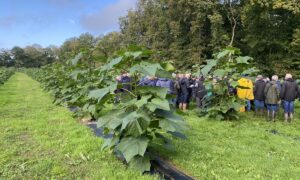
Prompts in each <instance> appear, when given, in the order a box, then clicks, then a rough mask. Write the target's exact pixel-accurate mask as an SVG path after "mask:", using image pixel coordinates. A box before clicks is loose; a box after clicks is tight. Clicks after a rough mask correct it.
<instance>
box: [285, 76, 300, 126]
mask: <svg viewBox="0 0 300 180" xmlns="http://www.w3.org/2000/svg"><path fill="white" fill-rule="evenodd" d="M299 95H300V88H299V86H298V84H297V83H296V82H295V81H294V80H293V76H292V75H291V74H286V75H285V81H284V83H283V85H282V89H281V92H280V97H281V99H282V100H283V107H284V121H285V122H288V119H290V121H292V120H293V118H294V101H295V99H296V98H299Z"/></svg>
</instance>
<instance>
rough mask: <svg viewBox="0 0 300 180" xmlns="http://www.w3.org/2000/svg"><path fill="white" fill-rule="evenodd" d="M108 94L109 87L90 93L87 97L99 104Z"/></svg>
mask: <svg viewBox="0 0 300 180" xmlns="http://www.w3.org/2000/svg"><path fill="white" fill-rule="evenodd" d="M109 92H110V87H106V88H103V89H95V90H92V91H90V93H89V95H88V97H89V98H94V99H97V100H98V102H100V101H101V99H102V98H103V97H104V96H105V95H107V94H108V93H109Z"/></svg>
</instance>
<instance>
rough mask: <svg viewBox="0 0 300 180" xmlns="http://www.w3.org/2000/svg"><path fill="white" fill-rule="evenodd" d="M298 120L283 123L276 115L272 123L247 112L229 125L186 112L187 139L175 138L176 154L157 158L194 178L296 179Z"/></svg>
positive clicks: (299, 137)
mask: <svg viewBox="0 0 300 180" xmlns="http://www.w3.org/2000/svg"><path fill="white" fill-rule="evenodd" d="M297 111H300V108H299V106H297ZM299 117H300V114H299V113H298V114H297V117H296V119H295V121H294V122H293V123H291V124H286V123H284V122H283V117H282V115H281V116H280V117H278V119H277V122H275V123H273V122H267V121H266V120H265V118H255V117H254V114H253V113H248V114H243V115H242V118H241V120H240V121H232V122H230V121H215V120H208V119H205V118H199V117H197V116H196V113H195V112H189V113H187V114H186V115H185V118H186V120H187V121H188V123H189V125H190V130H189V131H188V132H187V136H188V139H187V140H175V142H174V144H175V149H176V150H175V152H169V151H163V152H162V154H163V155H164V156H165V157H167V158H169V159H170V161H171V162H172V163H173V164H175V165H176V166H177V167H179V168H180V169H181V170H183V171H185V172H186V173H188V174H189V175H192V176H193V177H195V178H196V179H299V177H300V122H299V120H300V119H299ZM272 132H273V133H272ZM274 133H275V134H274Z"/></svg>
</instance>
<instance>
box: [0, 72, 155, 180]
mask: <svg viewBox="0 0 300 180" xmlns="http://www.w3.org/2000/svg"><path fill="white" fill-rule="evenodd" d="M102 143H103V142H102V140H101V139H100V138H96V137H95V136H94V135H93V133H92V132H91V130H90V129H88V128H86V127H85V126H83V125H81V124H80V123H78V122H77V121H76V119H74V118H72V114H71V113H70V112H69V111H68V110H67V109H66V108H64V107H59V106H55V105H53V104H52V100H51V98H50V97H49V96H48V95H47V94H46V93H44V92H43V91H42V90H41V88H40V87H39V84H38V83H37V82H36V81H34V80H32V79H31V78H29V77H28V76H26V75H24V74H21V73H17V74H16V75H14V76H13V77H12V78H11V79H10V80H9V81H8V82H7V83H6V84H5V85H3V86H1V87H0V152H1V153H0V178H1V179H2V178H4V179H7V178H8V179H21V178H22V179H23V178H25V179H40V178H43V179H44V178H49V179H50V178H51V179H130V180H131V179H153V178H155V177H154V176H151V177H149V176H145V175H144V176H142V175H141V174H140V173H139V172H137V171H134V170H131V169H127V168H126V167H125V165H123V164H122V163H121V162H120V161H119V160H117V159H116V158H115V157H114V156H113V155H111V154H109V153H108V152H102V151H101V150H100V147H101V145H102Z"/></svg>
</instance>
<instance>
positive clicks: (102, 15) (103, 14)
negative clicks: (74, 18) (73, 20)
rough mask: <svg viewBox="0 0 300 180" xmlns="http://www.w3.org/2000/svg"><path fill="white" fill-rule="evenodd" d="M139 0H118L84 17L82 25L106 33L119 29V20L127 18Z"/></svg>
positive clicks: (96, 31)
mask: <svg viewBox="0 0 300 180" xmlns="http://www.w3.org/2000/svg"><path fill="white" fill-rule="evenodd" d="M136 1H137V0H118V1H117V2H116V3H114V4H110V5H108V6H106V7H104V8H103V9H100V10H98V11H96V12H93V13H91V14H87V15H84V16H82V18H81V20H80V23H81V25H82V26H83V28H84V29H86V30H89V31H92V32H95V33H105V32H108V31H112V30H116V29H118V27H119V18H120V17H121V16H125V15H126V13H127V11H128V10H129V9H133V8H134V7H135V5H136Z"/></svg>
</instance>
